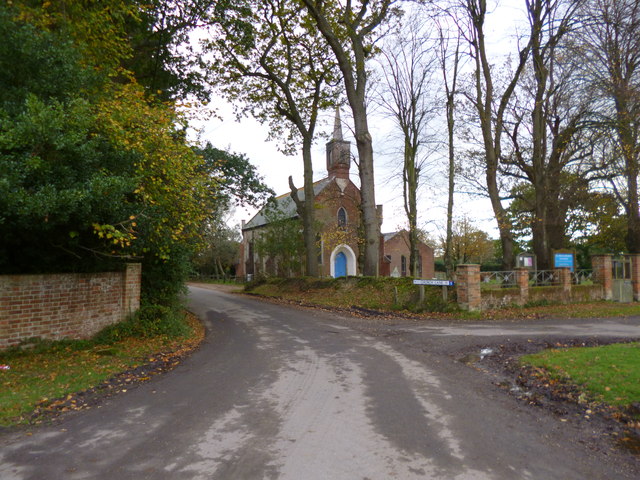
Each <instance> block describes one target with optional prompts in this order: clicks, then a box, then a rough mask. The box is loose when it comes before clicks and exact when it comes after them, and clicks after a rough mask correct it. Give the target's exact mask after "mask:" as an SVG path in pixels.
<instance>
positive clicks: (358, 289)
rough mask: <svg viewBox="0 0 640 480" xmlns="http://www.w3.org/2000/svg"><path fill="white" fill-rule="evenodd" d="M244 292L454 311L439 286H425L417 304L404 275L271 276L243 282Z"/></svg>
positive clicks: (313, 302)
mask: <svg viewBox="0 0 640 480" xmlns="http://www.w3.org/2000/svg"><path fill="white" fill-rule="evenodd" d="M245 291H246V292H249V293H252V294H256V295H261V296H265V297H275V298H282V299H285V300H289V301H299V302H303V303H306V304H311V305H322V306H328V307H339V308H351V307H353V306H357V307H361V308H366V309H373V310H382V311H385V310H386V311H408V312H420V311H430V312H448V311H451V310H457V308H456V306H455V304H454V303H451V302H449V303H447V302H444V301H443V300H442V289H441V287H429V286H428V287H425V302H424V304H422V305H419V302H418V300H419V294H418V287H416V286H415V285H413V284H412V279H411V278H408V277H405V278H391V277H378V278H374V277H341V278H335V279H334V278H327V279H318V278H311V277H301V278H272V279H266V280H265V279H261V280H256V281H254V282H252V283H249V284H246V286H245Z"/></svg>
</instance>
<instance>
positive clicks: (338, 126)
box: [327, 107, 351, 179]
mask: <svg viewBox="0 0 640 480" xmlns="http://www.w3.org/2000/svg"><path fill="white" fill-rule="evenodd" d="M350 166H351V142H347V141H345V140H344V139H343V138H342V123H341V122H340V107H336V118H335V122H334V124H333V136H332V138H331V140H330V141H329V142H328V143H327V173H328V174H329V177H335V178H347V179H348V178H349V167H350Z"/></svg>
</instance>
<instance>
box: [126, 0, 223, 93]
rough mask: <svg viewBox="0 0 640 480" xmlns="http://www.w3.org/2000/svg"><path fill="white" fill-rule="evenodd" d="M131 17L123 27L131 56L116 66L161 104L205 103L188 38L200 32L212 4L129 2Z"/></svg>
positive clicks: (198, 62) (198, 63)
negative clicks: (132, 8) (192, 99)
mask: <svg viewBox="0 0 640 480" xmlns="http://www.w3.org/2000/svg"><path fill="white" fill-rule="evenodd" d="M128 3H130V4H132V5H135V6H136V9H137V10H136V16H135V17H131V16H130V17H127V22H126V25H125V28H126V31H127V34H128V37H129V39H130V43H131V55H129V56H128V57H127V58H125V59H124V60H123V62H122V66H123V67H124V68H125V69H126V70H128V71H131V72H133V74H134V75H135V78H136V80H137V82H138V83H139V84H140V85H142V86H143V87H144V88H145V91H146V92H147V94H148V95H150V96H152V97H155V98H157V99H158V100H161V101H171V100H176V99H180V100H185V99H188V98H189V97H192V96H195V97H196V98H197V99H198V100H201V101H206V100H208V99H209V97H210V91H209V85H208V84H207V79H206V74H205V72H204V70H203V68H202V64H203V59H202V56H201V52H199V51H197V50H196V49H194V48H193V46H192V42H191V41H190V38H189V36H190V34H192V33H193V32H194V30H196V29H197V28H199V27H203V26H204V23H205V20H206V15H207V10H208V9H209V8H210V6H211V4H213V3H215V2H214V0H179V1H176V0H172V1H166V0H130V1H129V2H128Z"/></svg>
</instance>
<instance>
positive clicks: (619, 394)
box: [520, 342, 640, 407]
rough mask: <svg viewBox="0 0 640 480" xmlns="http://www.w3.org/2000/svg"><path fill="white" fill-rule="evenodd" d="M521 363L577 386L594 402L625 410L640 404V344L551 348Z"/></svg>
mask: <svg viewBox="0 0 640 480" xmlns="http://www.w3.org/2000/svg"><path fill="white" fill-rule="evenodd" d="M520 362H521V364H522V365H531V366H533V367H537V368H540V369H543V370H544V372H545V373H547V374H548V376H549V377H550V378H551V379H553V380H556V381H562V382H568V383H571V384H574V385H577V386H578V387H580V388H581V389H584V391H586V392H587V394H588V396H589V397H590V400H592V401H596V402H604V403H606V404H608V405H614V406H622V407H627V406H630V405H631V404H634V403H637V402H640V343H637V342H636V343H618V344H611V345H604V346H599V347H574V348H562V349H549V350H544V351H542V352H539V353H536V354H532V355H526V356H523V357H522V358H521V359H520Z"/></svg>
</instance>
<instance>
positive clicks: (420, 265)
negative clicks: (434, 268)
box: [414, 255, 422, 278]
mask: <svg viewBox="0 0 640 480" xmlns="http://www.w3.org/2000/svg"><path fill="white" fill-rule="evenodd" d="M414 276H415V277H418V278H422V255H418V272H417V275H414Z"/></svg>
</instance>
